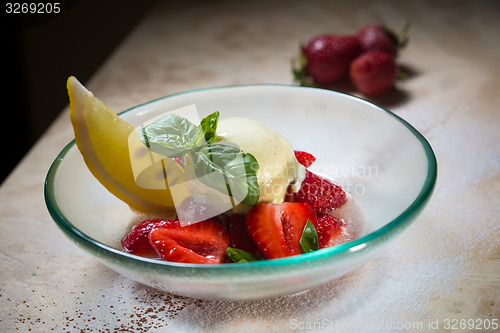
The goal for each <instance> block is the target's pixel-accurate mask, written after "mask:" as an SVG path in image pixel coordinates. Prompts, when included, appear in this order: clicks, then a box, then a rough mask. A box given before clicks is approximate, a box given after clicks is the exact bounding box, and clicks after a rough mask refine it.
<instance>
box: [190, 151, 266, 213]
mask: <svg viewBox="0 0 500 333" xmlns="http://www.w3.org/2000/svg"><path fill="white" fill-rule="evenodd" d="M258 169H259V163H258V162H257V160H256V159H255V157H254V156H253V155H252V154H245V153H243V152H242V151H241V149H240V148H239V147H237V146H234V145H230V144H228V143H222V142H217V143H211V144H208V145H206V146H204V147H203V148H201V149H200V150H199V151H198V152H197V153H196V155H195V161H194V170H195V173H196V176H197V177H198V178H199V179H200V181H201V182H203V183H204V184H205V185H207V186H210V187H212V188H214V189H216V190H218V191H219V192H221V193H224V194H228V195H230V196H232V197H233V198H234V199H236V200H237V201H238V202H241V203H242V204H244V205H247V206H253V205H255V204H257V201H258V200H259V195H260V188H259V183H258V181H257V170H258Z"/></svg>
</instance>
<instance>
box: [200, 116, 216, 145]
mask: <svg viewBox="0 0 500 333" xmlns="http://www.w3.org/2000/svg"><path fill="white" fill-rule="evenodd" d="M218 123H219V111H215V112H214V113H212V114H209V115H208V116H206V117H205V118H203V119H202V120H201V123H200V127H201V129H202V131H203V135H204V136H205V142H206V143H210V142H212V141H213V140H214V139H215V132H216V131H217V124H218Z"/></svg>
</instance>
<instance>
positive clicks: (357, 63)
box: [349, 51, 398, 96]
mask: <svg viewBox="0 0 500 333" xmlns="http://www.w3.org/2000/svg"><path fill="white" fill-rule="evenodd" d="M397 71H398V68H397V65H396V62H395V60H394V57H393V56H391V55H389V54H388V53H385V52H381V51H369V52H366V53H363V54H362V55H360V56H359V57H357V58H356V59H354V60H353V62H352V63H351V66H350V68H349V74H350V77H351V81H352V83H353V84H354V86H355V87H356V89H358V91H359V92H361V93H362V94H364V95H367V96H378V95H381V94H383V93H385V92H387V91H389V90H390V89H391V88H392V87H393V85H394V81H395V79H396V75H397Z"/></svg>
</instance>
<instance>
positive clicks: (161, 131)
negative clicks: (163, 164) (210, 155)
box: [140, 114, 206, 158]
mask: <svg viewBox="0 0 500 333" xmlns="http://www.w3.org/2000/svg"><path fill="white" fill-rule="evenodd" d="M140 138H141V141H142V142H143V143H144V144H145V145H146V146H147V147H148V148H149V149H150V150H151V151H153V152H155V153H158V154H162V155H165V156H167V157H170V158H175V157H179V156H182V155H184V154H186V153H188V152H192V151H195V150H197V149H199V148H200V147H203V146H204V145H205V144H206V141H205V136H204V134H203V130H202V128H201V127H200V126H196V125H194V124H193V123H191V122H190V121H189V120H187V119H186V118H183V117H179V116H177V115H175V114H167V115H165V116H163V117H161V118H160V119H158V120H156V121H155V122H153V123H151V124H149V125H146V126H145V127H144V128H143V129H142V131H141V133H140Z"/></svg>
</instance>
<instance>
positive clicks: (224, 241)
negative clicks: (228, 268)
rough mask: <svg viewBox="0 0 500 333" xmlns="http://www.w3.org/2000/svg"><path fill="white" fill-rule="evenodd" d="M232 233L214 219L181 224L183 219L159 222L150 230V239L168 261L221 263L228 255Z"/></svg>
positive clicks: (152, 244) (157, 250)
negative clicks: (164, 222) (185, 224)
mask: <svg viewBox="0 0 500 333" xmlns="http://www.w3.org/2000/svg"><path fill="white" fill-rule="evenodd" d="M229 241H230V238H229V233H228V232H227V231H226V229H225V228H224V227H223V226H222V225H221V224H219V223H217V222H213V221H210V220H206V221H201V222H197V223H194V224H191V225H187V226H184V227H183V226H181V224H180V222H179V221H171V220H169V223H166V224H155V225H153V228H152V229H151V231H150V232H149V242H150V244H151V246H152V247H153V248H154V249H155V250H156V252H158V254H159V255H160V257H161V258H162V259H164V260H167V261H174V262H184V263H195V264H220V263H222V262H224V260H225V257H226V249H227V247H228V246H229Z"/></svg>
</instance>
